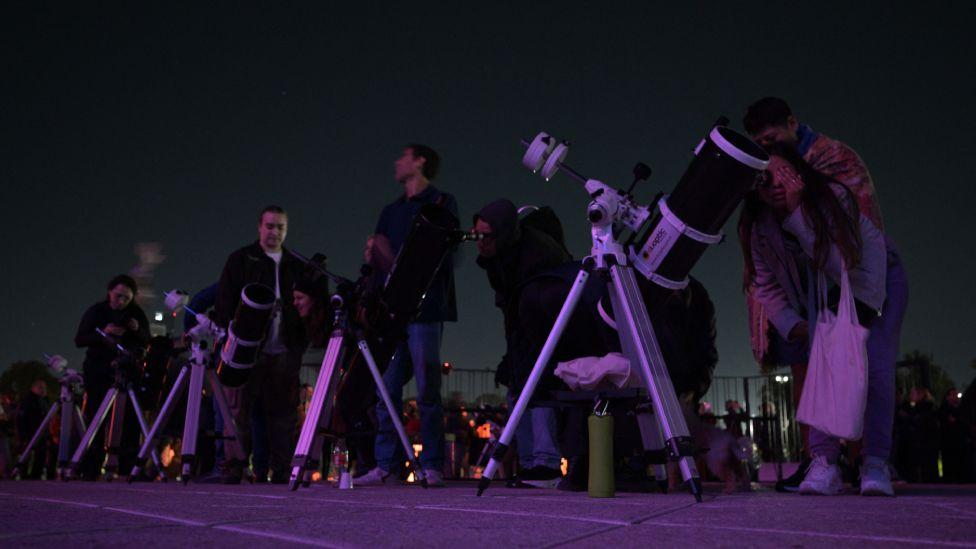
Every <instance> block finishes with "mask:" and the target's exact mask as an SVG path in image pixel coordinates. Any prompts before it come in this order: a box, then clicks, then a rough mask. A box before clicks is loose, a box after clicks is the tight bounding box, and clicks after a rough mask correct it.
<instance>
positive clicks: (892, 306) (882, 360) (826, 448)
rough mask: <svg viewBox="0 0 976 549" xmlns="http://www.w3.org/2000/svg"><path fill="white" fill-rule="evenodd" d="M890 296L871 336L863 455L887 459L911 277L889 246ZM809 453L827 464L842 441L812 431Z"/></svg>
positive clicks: (874, 325)
mask: <svg viewBox="0 0 976 549" xmlns="http://www.w3.org/2000/svg"><path fill="white" fill-rule="evenodd" d="M885 291H886V292H887V297H886V299H885V304H884V307H883V308H882V309H881V316H880V317H879V318H878V319H877V320H876V321H875V322H874V324H872V325H871V331H870V333H869V334H868V341H867V355H868V400H867V406H866V408H865V410H864V438H863V442H864V444H863V445H862V449H861V453H862V454H863V455H865V456H871V457H878V458H881V459H888V457H889V456H890V455H891V442H892V429H893V427H894V422H895V362H896V361H897V360H898V347H899V344H900V342H901V322H902V319H904V318H905V309H906V308H907V307H908V278H907V277H906V276H905V268H904V266H903V265H902V263H901V257H900V256H899V255H898V252H897V251H896V250H895V249H894V247H893V246H892V245H891V244H889V246H888V272H887V277H886V280H885ZM810 454H811V455H813V456H824V457H826V458H827V460H828V461H831V462H833V461H836V460H837V458H839V457H840V441H839V440H837V439H836V438H834V437H831V436H829V435H826V434H824V433H822V432H820V431H818V430H816V429H810Z"/></svg>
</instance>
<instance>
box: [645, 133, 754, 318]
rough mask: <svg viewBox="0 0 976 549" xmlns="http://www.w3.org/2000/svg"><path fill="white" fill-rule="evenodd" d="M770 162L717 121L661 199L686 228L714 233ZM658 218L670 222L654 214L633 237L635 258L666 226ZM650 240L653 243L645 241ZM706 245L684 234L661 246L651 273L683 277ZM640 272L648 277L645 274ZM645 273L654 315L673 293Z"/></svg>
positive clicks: (647, 299)
mask: <svg viewBox="0 0 976 549" xmlns="http://www.w3.org/2000/svg"><path fill="white" fill-rule="evenodd" d="M768 163H769V155H767V154H766V151H764V150H763V149H762V148H761V147H760V146H759V145H757V144H756V143H754V142H753V141H752V140H751V139H749V138H748V137H745V136H744V135H742V134H739V133H737V132H735V131H733V130H730V129H729V128H726V127H723V126H716V127H714V128H712V131H711V132H709V134H708V136H707V137H706V138H705V139H704V140H703V141H702V143H701V145H699V147H698V148H697V149H696V152H695V158H694V159H693V160H692V162H691V165H689V166H688V169H687V170H685V173H684V175H683V176H681V179H680V180H679V181H678V184H677V186H675V188H674V191H673V192H672V193H671V195H670V196H667V197H663V198H662V199H661V200H666V201H667V204H666V205H667V207H668V208H669V209H670V210H671V212H672V213H673V214H674V216H675V217H676V218H677V219H678V220H680V221H681V222H683V223H684V224H685V225H687V226H688V227H691V228H692V229H694V230H696V231H698V232H701V233H705V234H708V235H714V234H717V233H719V232H720V231H721V229H722V226H723V225H725V223H726V221H728V219H729V217H731V216H732V214H733V213H734V212H735V210H736V208H737V207H738V206H739V203H740V202H742V199H743V198H744V197H745V195H746V193H748V192H749V191H750V190H751V189H752V188H753V187H754V185H755V182H756V176H757V174H759V173H760V172H761V171H763V170H764V169H765V168H766V166H767V165H768ZM662 223H668V222H667V221H666V220H665V219H664V217H663V216H662V215H661V214H660V213H658V214H657V215H655V217H654V219H653V221H652V223H650V224H649V226H648V228H647V229H646V230H644V231H642V232H641V234H640V235H639V236H638V238H637V239H635V245H634V251H635V254H636V255H637V256H638V257H637V259H638V260H639V259H641V258H646V257H647V256H648V253H649V251H651V248H653V246H654V243H653V242H654V240H657V239H658V237H659V236H661V234H660V233H661V232H662V231H665V230H666V227H662V226H661V224H662ZM659 229H660V230H659ZM652 237H654V240H651V239H652ZM649 240H651V244H648V241H649ZM707 247H708V244H706V243H704V242H700V241H698V240H695V239H694V238H691V237H689V236H687V235H682V236H680V237H679V238H678V239H677V240H676V241H675V242H674V244H673V245H672V246H671V248H670V249H669V250H666V251H665V252H666V253H667V255H666V256H665V257H664V258H663V259H662V260H661V261H660V264H658V265H657V267H656V268H655V269H654V272H655V273H656V274H657V275H659V276H661V277H664V278H666V279H668V280H672V281H675V282H680V281H683V280H685V278H687V276H688V274H689V273H690V272H691V268H692V267H693V266H694V265H695V263H697V262H698V259H699V258H701V255H702V253H704V252H705V249H706V248H707ZM650 255H653V252H651V254H650ZM638 270H639V269H638ZM643 274H644V275H645V277H646V273H643ZM645 277H639V278H640V280H641V282H640V285H641V288H642V291H643V294H644V301H645V304H646V305H647V310H648V311H650V312H651V314H652V315H653V314H654V312H655V311H657V310H658V309H659V308H660V305H661V304H662V303H663V302H664V301H665V300H666V299H668V297H670V296H671V294H672V293H673V289H672V288H667V287H664V286H662V285H660V284H658V283H656V282H653V281H650V280H647V279H646V278H645Z"/></svg>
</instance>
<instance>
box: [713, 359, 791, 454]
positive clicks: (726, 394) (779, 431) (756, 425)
mask: <svg viewBox="0 0 976 549" xmlns="http://www.w3.org/2000/svg"><path fill="white" fill-rule="evenodd" d="M701 402H702V406H701V407H700V408H699V411H700V412H705V411H706V409H708V408H710V412H711V413H712V414H714V416H715V418H716V419H717V420H718V421H721V423H722V426H724V427H726V428H729V426H730V424H732V423H733V422H738V423H739V426H738V428H739V429H741V431H742V433H743V434H744V435H747V436H749V437H750V438H752V440H753V441H754V442H755V443H756V446H757V447H758V448H759V451H760V453H761V454H762V458H763V461H766V462H774V463H781V462H783V461H799V460H800V453H801V450H802V444H803V442H802V439H801V436H800V427H799V424H798V423H797V422H796V405H795V403H794V401H793V378H792V377H791V376H789V375H768V376H752V377H726V376H716V377H715V378H713V379H712V386H711V388H710V389H709V390H708V393H706V394H705V397H704V398H703V399H702V401H701ZM736 403H738V406H736Z"/></svg>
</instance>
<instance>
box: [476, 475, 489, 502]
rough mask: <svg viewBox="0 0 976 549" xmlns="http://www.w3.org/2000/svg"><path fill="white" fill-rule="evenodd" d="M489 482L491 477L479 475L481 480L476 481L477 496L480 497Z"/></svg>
mask: <svg viewBox="0 0 976 549" xmlns="http://www.w3.org/2000/svg"><path fill="white" fill-rule="evenodd" d="M489 484H491V479H490V478H485V477H481V480H479V481H478V497H479V498H480V497H481V494H483V493H485V490H487V489H488V485H489Z"/></svg>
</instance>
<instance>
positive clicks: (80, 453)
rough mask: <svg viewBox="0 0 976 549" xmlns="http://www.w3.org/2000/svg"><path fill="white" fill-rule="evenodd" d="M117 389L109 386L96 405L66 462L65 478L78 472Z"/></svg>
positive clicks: (106, 415)
mask: <svg viewBox="0 0 976 549" xmlns="http://www.w3.org/2000/svg"><path fill="white" fill-rule="evenodd" d="M118 392H119V390H118V388H117V387H114V386H113V387H110V388H109V390H108V392H106V393H105V398H103V399H102V402H101V403H100V404H99V405H98V411H96V412H95V417H93V418H92V423H91V425H89V426H88V429H86V430H85V434H84V436H82V437H81V442H80V443H78V448H76V449H75V453H74V455H73V456H72V457H71V462H69V463H68V470H67V472H66V474H65V480H68V479H71V478H74V476H75V475H76V474H77V473H78V467H79V465H81V460H82V459H83V458H84V457H85V454H86V453H87V452H88V449H89V448H90V447H91V444H92V441H94V440H95V433H97V432H98V430H99V429H101V427H102V424H103V423H105V418H106V417H108V412H109V407H111V406H112V405H113V404H114V403H115V397H116V395H117V394H118Z"/></svg>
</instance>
